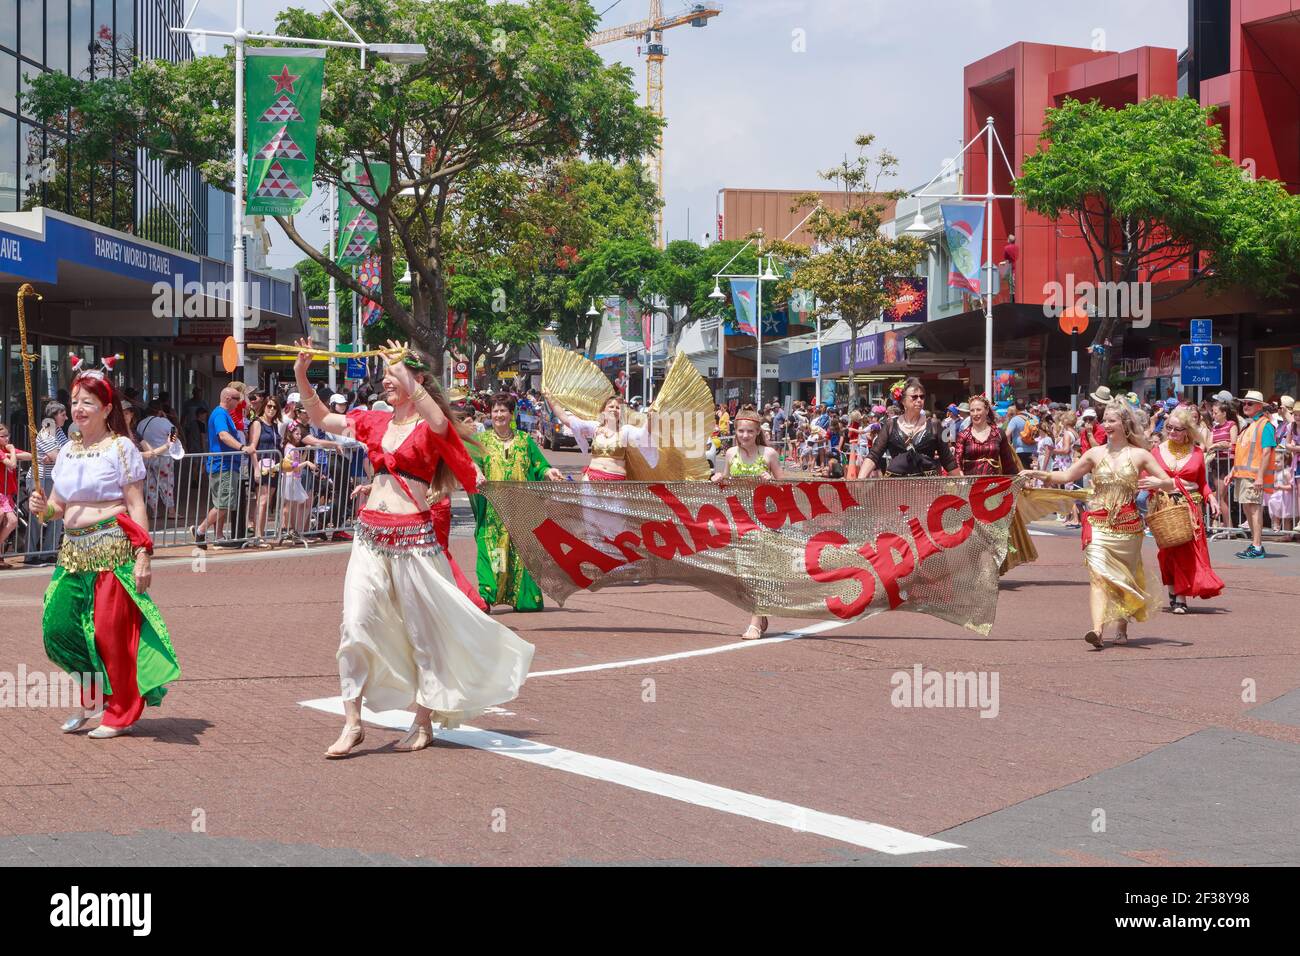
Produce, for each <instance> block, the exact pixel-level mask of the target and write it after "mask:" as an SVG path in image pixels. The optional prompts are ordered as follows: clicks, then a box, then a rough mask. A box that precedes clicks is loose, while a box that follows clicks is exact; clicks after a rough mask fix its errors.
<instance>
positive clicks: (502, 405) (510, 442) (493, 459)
mask: <svg viewBox="0 0 1300 956" xmlns="http://www.w3.org/2000/svg"><path fill="white" fill-rule="evenodd" d="M476 437H477V439H478V443H479V446H480V450H478V451H474V450H472V449H471V455H472V457H473V458H474V463H475V464H476V465H478V467H479V470H480V471H481V472H483V477H484V478H485V479H486V480H488V481H564V475H563V474H562V473H561V472H560V471H559V470H558V469H556V468H552V467H551V465H550V463H549V462H548V461H547V460H546V458H545V457H543V455H542V450H541V449H540V448H538V447H537V443H536V442H535V441H533V439H532V437H531V436H529V435H527V434H525V433H524V432H521V431H520V430H519V429H518V428H516V427H515V400H514V398H513V397H512V396H510V395H507V394H505V393H501V394H498V395H494V396H492V427H491V428H489V429H488V430H487V431H485V432H482V433H480V434H479V435H477V436H476ZM469 503H470V507H471V508H472V509H473V511H474V538H475V540H477V541H478V564H477V570H478V593H479V595H480V596H481V597H482V598H483V601H484V603H486V604H487V606H488V610H489V611H491V609H492V607H493V606H494V605H497V604H508V605H510V606H511V607H513V608H514V609H515V610H516V611H540V610H541V609H542V591H541V588H539V587H538V586H537V582H536V581H534V580H533V577H532V575H531V574H529V573H528V569H527V568H525V567H524V563H523V561H521V560H520V558H519V552H518V551H516V550H515V549H514V548H513V547H511V545H510V535H509V534H508V533H507V532H506V526H505V524H504V523H503V522H502V521H501V516H500V515H498V514H497V513H496V509H495V508H493V507H492V505H491V504H489V503H488V500H487V499H486V498H485V497H483V496H482V495H470V499H469Z"/></svg>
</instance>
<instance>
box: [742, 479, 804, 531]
mask: <svg viewBox="0 0 1300 956" xmlns="http://www.w3.org/2000/svg"><path fill="white" fill-rule="evenodd" d="M769 503H771V504H774V505H776V508H775V509H774V510H769V509H768V508H767V505H768V504H769ZM754 517H756V518H758V520H759V521H760V522H762V524H763V525H764V526H766V527H768V528H770V529H771V530H772V531H775V530H776V529H777V528H779V527H781V525H783V524H785V523H786V522H787V521H788V522H790V524H792V525H795V524H799V523H800V522H801V521H807V520H808V519H807V518H805V517H804V515H803V512H801V511H800V510H799V506H798V505H797V504H796V503H795V500H794V488H793V487H791V486H790V485H759V486H758V487H757V488H755V489H754Z"/></svg>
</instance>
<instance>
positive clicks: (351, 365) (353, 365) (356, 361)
mask: <svg viewBox="0 0 1300 956" xmlns="http://www.w3.org/2000/svg"><path fill="white" fill-rule="evenodd" d="M365 377H366V360H365V359H363V358H350V359H348V372H347V378H348V381H360V380H361V379H363V378H365Z"/></svg>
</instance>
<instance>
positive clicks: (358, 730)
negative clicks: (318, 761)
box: [325, 724, 366, 760]
mask: <svg viewBox="0 0 1300 956" xmlns="http://www.w3.org/2000/svg"><path fill="white" fill-rule="evenodd" d="M344 735H346V737H347V740H348V741H350V742H349V743H348V744H347V749H346V750H335V749H334V747H337V746H338V741H335V743H334V745H333V746H331V747H330V749H329V750H327V751H325V759H326V760H338V759H339V758H340V757H346V756H347V755H348V754H349V753H351V752H352V751H353V749H355V748H356V746H357V745H358V744H360V743H361V741H363V740H365V739H366V728H365V727H363V726H361V725H360V724H357V725H356V726H355V727H344V728H343V733H342V734H339V740H343V739H344Z"/></svg>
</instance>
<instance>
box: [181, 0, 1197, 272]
mask: <svg viewBox="0 0 1300 956" xmlns="http://www.w3.org/2000/svg"><path fill="white" fill-rule="evenodd" d="M593 3H594V6H595V7H596V9H597V10H598V11H606V12H605V15H604V17H603V19H602V25H603V26H605V27H616V26H619V25H621V24H624V23H629V22H633V21H637V20H640V19H643V18H644V17H645V16H646V15H647V13H648V11H649V7H650V4H649V0H593ZM188 5H189V4H188V3H187V6H188ZM687 5H688V3H687V0H663V10H664V13H665V15H667V14H670V13H674V12H676V11H678V10H680V9H683V8H684V7H686V6H687ZM289 6H302V7H306V8H308V9H323V8H324V4H323V3H321V2H320V0H296V2H293V3H290V2H280V0H260V2H258V3H255V4H249V8H250V12H249V27H250V29H266V30H269V29H270V28H271V27H272V26H273V25H274V17H275V11H276V10H278V9H283V8H287V7H289ZM233 17H234V0H202V3H201V5H200V7H199V10H198V12H197V13H196V15H195V17H194V20H193V21H192V25H194V26H209V27H211V28H213V29H222V28H223V26H222V25H223V24H230V23H231V22H233ZM224 28H225V29H229V26H225V27H224ZM1021 40H1024V41H1032V42H1038V43H1052V44H1061V45H1069V46H1079V47H1085V48H1099V49H1106V50H1112V51H1114V50H1119V51H1122V50H1129V49H1132V48H1134V47H1138V46H1163V47H1170V48H1173V49H1175V50H1179V51H1181V50H1182V49H1183V48H1184V47H1185V46H1186V45H1187V0H1087V2H1083V3H1074V2H1068V3H1067V2H1061V0H722V13H721V14H720V15H718V16H716V17H714V18H712V19H710V20H709V21H708V25H707V26H706V27H704V28H702V29H696V28H692V27H689V26H683V27H677V28H674V29H672V30H669V31H668V32H666V33H665V34H664V46H665V47H666V48H667V51H668V56H667V59H666V60H665V63H664V112H665V116H666V118H667V127H666V129H665V132H664V157H665V158H664V191H665V195H666V198H667V206H666V208H665V210H664V223H665V230H666V232H667V238H668V239H670V240H671V239H683V238H688V235H689V238H693V239H695V240H697V241H698V240H700V239H701V237H702V236H703V234H704V232H706V231H708V232H710V233H712V232H713V231H714V230H713V217H714V202H715V197H716V193H717V190H718V189H720V188H770V189H815V188H818V187H819V186H820V184H821V180H820V179H819V178H818V176H817V173H818V171H819V170H823V169H826V168H828V167H830V166H833V165H834V164H836V163H838V162H840V161H841V160H842V159H843V158H844V156H845V153H846V151H849V150H851V149H852V148H853V139H854V137H856V136H857V135H858V134H860V133H866V132H870V133H874V134H875V135H876V137H877V144H878V145H880V146H883V147H885V148H887V149H888V150H889V151H890V152H892V153H893V154H894V155H895V156H897V157H898V159H899V169H900V174H899V176H898V178H897V179H896V180H894V181H892V182H889V183H886V184H885V185H886V186H887V187H888V188H915V187H918V186H921V185H922V184H924V183H925V182H926V181H928V180H929V179H930V178H931V177H932V176H934V175H935V174H936V173H937V172H938V171H939V169H940V168H941V166H942V165H943V162H944V160H945V159H948V158H950V157H952V156H954V155H956V154H957V153H958V152H959V151H960V150H961V146H962V143H961V136H962V126H961V109H962V71H963V68H964V67H965V65H966V64H967V63H970V62H973V61H975V60H978V59H981V58H982V57H985V56H988V55H989V54H990V53H994V52H996V51H997V50H1000V49H1002V48H1003V47H1005V46H1008V45H1010V44H1012V43H1015V42H1017V41H1021ZM637 46H638V41H637V40H634V39H629V40H621V41H618V42H615V43H610V44H607V45H603V46H600V47H598V48H597V49H598V50H599V52H600V53H601V55H602V56H603V57H604V58H605V59H606V60H607V61H608V62H620V63H624V64H626V65H627V66H629V67H631V68H632V69H633V71H634V74H635V80H634V82H635V87H636V89H637V91H638V93H639V94H640V95H641V96H642V97H644V95H645V60H644V58H643V57H640V56H638V55H637ZM323 209H324V206H323V205H322V199H321V197H319V196H316V195H313V196H312V199H311V200H310V201H309V202H308V204H307V206H306V208H305V209H304V211H303V212H301V213H299V216H298V228H299V229H300V230H303V231H304V232H305V234H307V235H309V236H311V237H313V238H319V239H320V241H321V242H322V243H323V242H324V239H325V236H326V227H325V226H324V225H322V224H321V222H320V220H319V217H320V214H321V212H322V211H323ZM688 216H689V234H688V231H687V223H688ZM301 258H302V255H301V253H300V252H299V250H298V249H297V248H296V247H294V246H293V245H292V243H290V242H289V240H288V238H287V237H285V236H284V235H283V233H281V232H280V230H279V229H278V228H276V227H275V226H274V224H272V249H271V255H270V258H269V264H270V265H271V266H272V267H275V268H285V267H288V266H291V265H293V264H294V263H295V262H297V261H298V260H299V259H301Z"/></svg>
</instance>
